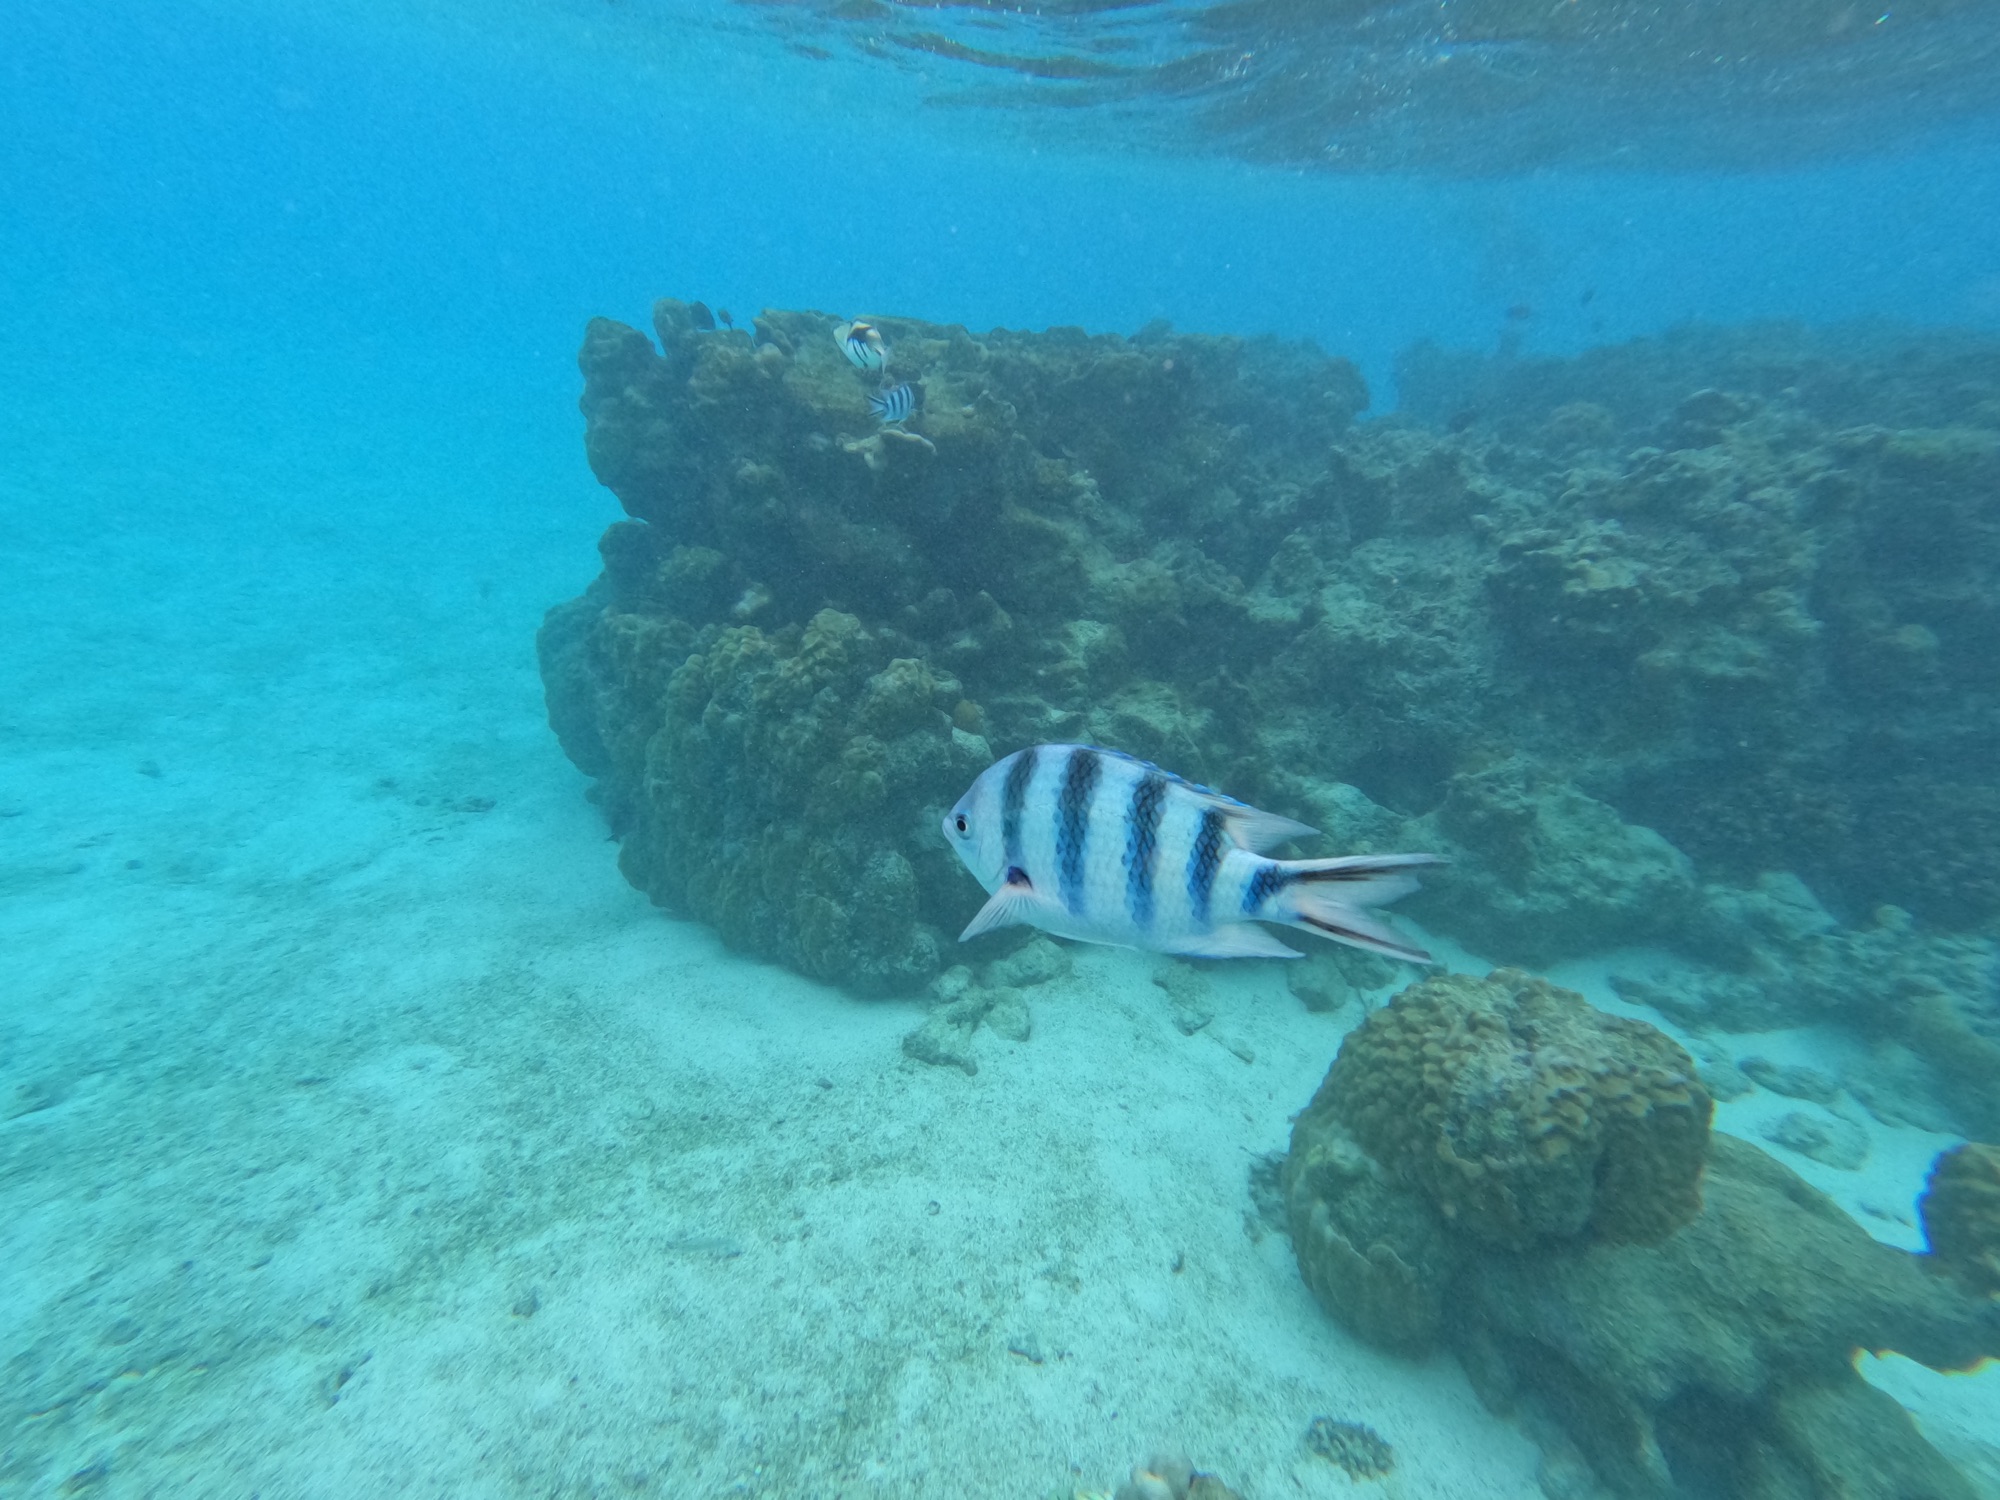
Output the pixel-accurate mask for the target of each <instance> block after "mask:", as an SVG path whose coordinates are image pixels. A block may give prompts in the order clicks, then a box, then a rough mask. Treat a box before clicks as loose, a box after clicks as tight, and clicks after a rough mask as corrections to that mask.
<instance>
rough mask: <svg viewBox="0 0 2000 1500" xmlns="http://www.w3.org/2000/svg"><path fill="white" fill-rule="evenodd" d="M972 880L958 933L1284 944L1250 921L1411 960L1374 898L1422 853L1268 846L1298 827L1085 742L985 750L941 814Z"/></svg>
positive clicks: (1247, 949) (1303, 832) (1219, 948)
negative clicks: (1290, 852) (1023, 928)
mask: <svg viewBox="0 0 2000 1500" xmlns="http://www.w3.org/2000/svg"><path fill="white" fill-rule="evenodd" d="M941 826H942V827H943V830H944V836H945V838H946V840H947V841H948V842H950V844H951V845H952V847H953V849H954V850H955V852H956V853H957V854H958V857H959V858H960V859H961V860H963V861H964V862H965V866H966V868H967V869H969V870H971V871H972V873H973V874H974V875H975V876H976V877H977V878H978V880H979V883H980V884H981V885H982V886H984V887H985V889H986V893H987V901H986V904H985V905H984V906H982V907H981V908H980V909H979V913H978V915H977V916H975V917H974V918H973V919H972V920H971V921H970V922H968V923H967V924H966V927H965V931H964V932H963V933H962V934H961V937H962V938H975V937H977V936H979V935H980V934H981V933H984V932H991V931H993V930H994V929H996V928H1000V927H1008V926H1012V925H1015V924H1017V923H1026V924H1028V925H1030V926H1034V927H1039V928H1041V929H1042V930H1044V931H1045V932H1053V933H1055V934H1057V935H1058V936H1061V937H1073V938H1081V939H1085V940H1087V941H1090V942H1097V943H1116V944H1120V945H1123V946H1125V947H1132V948H1150V949H1153V950H1155V951H1157V952H1164V953H1178V954H1183V955H1185V956H1187V957H1190V958H1256V957H1261V958H1296V957H1297V956H1298V954H1297V953H1296V952H1295V951H1294V950H1293V949H1291V948H1288V947H1287V946H1286V945H1285V944H1284V943H1282V942H1280V941H1279V940H1278V938H1277V937H1276V936H1275V935H1274V934H1273V933H1272V932H1271V931H1270V930H1269V929H1267V928H1266V927H1264V926H1262V925H1260V924H1262V923H1266V922H1269V923H1277V924H1281V925H1283V926H1287V927H1291V928H1294V929H1297V930H1302V931H1306V932H1313V933H1318V934H1319V935H1321V936H1323V937H1331V938H1334V939H1337V940H1338V941H1340V942H1343V943H1349V944H1352V945H1353V946H1355V947H1358V948H1365V949H1367V950H1369V951H1370V952H1373V953H1382V954H1387V955H1390V956H1392V957H1396V958H1402V959H1408V960H1410V961H1412V962H1417V963H1421V962H1424V961H1425V955H1424V952H1423V950H1422V949H1421V948H1418V947H1415V946H1413V945H1412V944H1411V943H1409V942H1407V941H1406V940H1404V939H1403V938H1402V937H1401V936H1400V935H1399V934H1398V933H1397V932H1396V931H1395V929H1394V928H1392V927H1390V926H1388V925H1387V924H1386V923H1384V922H1383V921H1382V920H1381V919H1380V918H1379V917H1378V916H1376V915H1375V912H1374V908H1376V907H1380V906H1383V905H1386V904H1387V903H1388V902H1391V901H1394V900H1395V899H1396V898H1397V897H1398V896H1403V895H1407V894H1408V893H1409V892H1410V891H1412V890H1414V889H1415V888H1416V884H1417V882H1416V872H1417V871H1419V870H1422V869H1426V868H1428V867H1431V866H1434V865H1437V864H1440V863H1442V861H1441V860H1439V859H1437V858H1436V857H1435V856H1433V855H1429V854H1356V855H1348V856H1346V857H1344V858H1334V859H1273V858H1271V857H1270V856H1269V855H1268V854H1266V853H1265V851H1266V850H1268V849H1272V848H1275V847H1277V846H1278V845H1280V844H1282V843H1283V842H1284V841H1286V840H1287V839H1296V838H1304V837H1309V836H1310V835H1311V834H1312V833H1313V830H1312V829H1310V828H1308V827H1306V825H1305V824H1303V823H1299V822H1296V821H1294V820H1293V819H1291V818H1286V817H1282V816H1279V815H1278V814H1276V813H1268V812H1263V811H1261V810H1259V809H1258V808H1255V807H1251V806H1249V805H1247V804H1246V803H1242V802H1238V801H1237V800H1235V799H1234V798H1232V797H1228V796H1225V795H1223V794H1222V793H1221V792H1217V791H1213V790H1211V789H1210V788H1208V787H1204V786H1199V785H1197V784H1195V783H1194V782H1191V781H1186V780H1183V779H1182V778H1181V777H1178V776H1175V775H1173V774H1171V773H1170V772H1166V771H1163V770H1161V769H1160V768H1159V767H1158V766H1154V765H1150V764H1148V763H1147V762H1145V761H1142V760H1139V759H1137V758H1136V757H1134V756H1130V755H1123V754H1120V753H1119V752H1118V751H1116V750H1106V749H1101V748H1099V747H1096V746H1091V745H1038V746H1033V747H1031V748H1028V749H1024V750H1021V751H1019V752H1017V753H1016V754H1013V755H1010V756H1007V757H1005V758H1004V759H1002V760H999V761H996V762H995V763H994V764H993V765H991V766H989V767H988V768H987V769H986V770H985V771H984V772H983V773H982V774H981V775H980V776H979V777H978V779H976V780H975V781H974V782H973V784H972V786H971V788H970V789H969V790H968V791H967V792H966V794H965V795H964V796H963V797H961V798H959V799H958V802H957V804H956V805H955V806H954V807H953V808H952V809H951V810H950V811H949V812H948V813H946V814H945V816H944V818H943V821H942V825H941Z"/></svg>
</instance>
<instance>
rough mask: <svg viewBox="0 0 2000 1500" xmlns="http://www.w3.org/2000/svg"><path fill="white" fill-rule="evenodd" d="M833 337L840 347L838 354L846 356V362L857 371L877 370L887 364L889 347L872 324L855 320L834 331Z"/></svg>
mask: <svg viewBox="0 0 2000 1500" xmlns="http://www.w3.org/2000/svg"><path fill="white" fill-rule="evenodd" d="M833 337H834V341H835V342H836V343H838V344H839V345H840V352H841V353H842V354H845V355H846V356H847V362H848V363H849V364H850V365H853V366H854V367H855V369H857V370H879V369H881V368H882V366H884V365H885V364H887V363H888V362H889V346H888V345H887V344H886V343H884V342H883V341H882V331H881V330H880V329H879V328H877V327H876V326H875V325H874V324H873V323H864V322H862V321H861V320H860V319H859V318H856V319H855V320H854V321H853V322H852V323H842V324H841V325H840V326H839V327H838V328H836V329H834V330H833Z"/></svg>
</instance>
